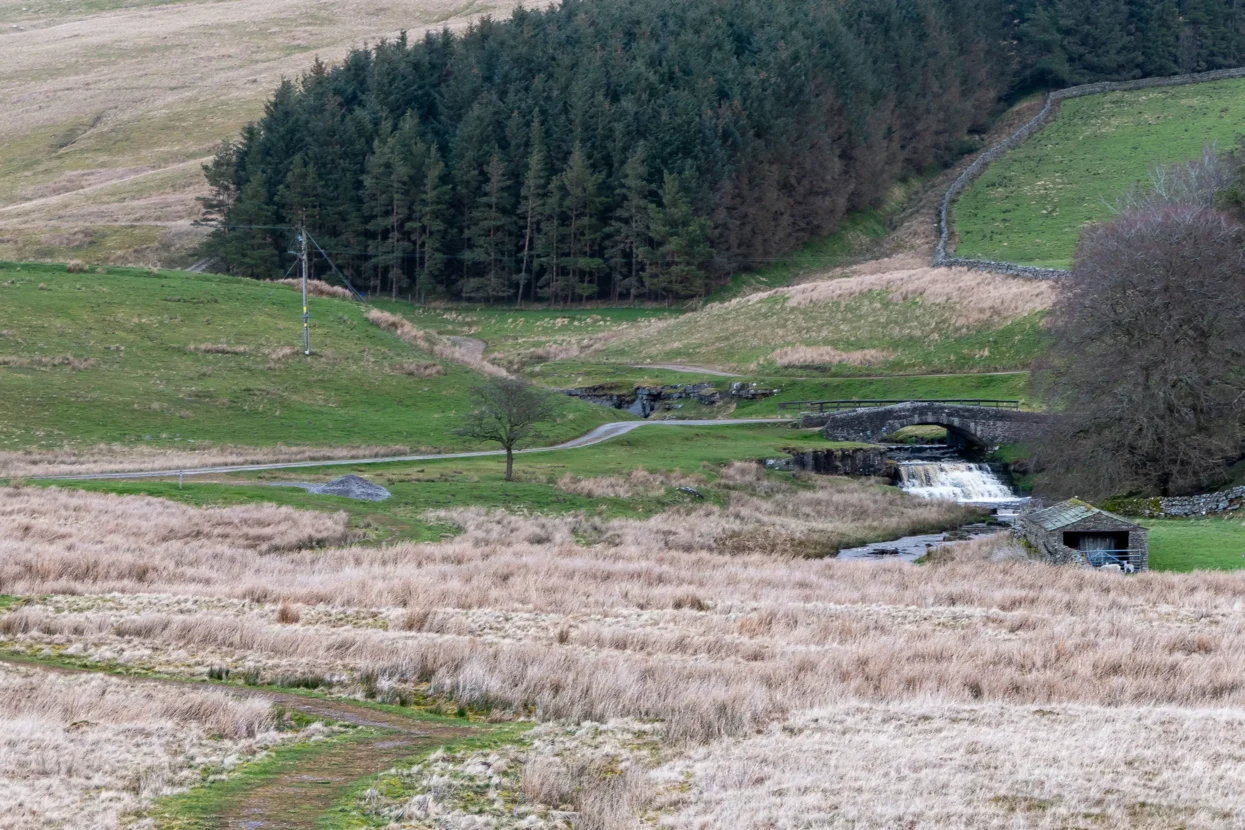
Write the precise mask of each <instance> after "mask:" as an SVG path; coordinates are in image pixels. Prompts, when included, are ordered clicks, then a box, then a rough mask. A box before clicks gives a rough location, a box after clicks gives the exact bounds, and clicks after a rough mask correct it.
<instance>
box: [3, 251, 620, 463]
mask: <svg viewBox="0 0 1245 830" xmlns="http://www.w3.org/2000/svg"><path fill="white" fill-rule="evenodd" d="M311 310H312V315H313V318H312V347H313V355H312V356H311V358H310V359H307V358H304V357H303V355H302V350H301V344H302V333H301V321H300V313H301V308H300V300H299V295H298V293H297V292H295V291H294V290H292V289H291V288H290V287H287V286H283V285H279V284H275V283H262V282H255V281H251V280H243V279H235V278H230V277H218V276H207V275H189V274H185V273H182V272H167V271H166V272H158V273H154V274H153V273H148V272H146V271H140V270H135V269H109V271H108V273H105V274H98V273H85V274H70V273H67V272H66V270H65V266H63V265H62V266H51V265H48V266H31V265H22V266H16V265H0V387H2V388H3V394H0V451H3V450H10V451H11V450H28V449H49V448H61V447H65V446H70V447H79V448H80V447H83V446H87V445H91V444H96V443H117V444H122V445H128V446H135V445H137V446H141V447H164V448H173V447H176V448H178V449H191V448H196V447H202V446H203V445H204V444H205V443H207V444H222V443H223V444H232V445H248V446H271V445H276V444H284V445H287V446H293V445H297V446H329V445H336V446H343V445H356V446H357V445H367V444H387V445H401V446H410V447H428V448H436V449H449V448H460V447H465V446H470V444H469V442H467V441H465V440H464V439H462V438H460V437H458V436H456V435H455V434H454V430H455V428H456V427H457V425H458V420H459V416H461V415H462V413H463V412H464V411H466V410H467V408H468V407H469V405H470V404H469V401H468V397H467V390H468V389H469V388H470V386H471V385H472V384H473V383H475V382H477V381H478V380H479V378H480V375H478V374H476V373H475V372H473V371H470V370H469V369H467V368H465V367H463V366H460V365H457V364H455V363H446V362H441V363H440V365H439V366H438V365H437V363H438V362H437V361H436V360H435V359H434V358H432V357H431V356H430V355H428V354H426V353H424V352H421V351H419V350H418V349H416V348H415V347H414V346H412V345H410V344H408V343H405V342H403V341H402V340H400V339H399V338H398V337H396V336H394V335H393V334H390V333H389V332H386V331H383V330H381V329H380V328H378V327H377V326H375V325H373V324H372V323H369V322H368V321H367V320H366V319H365V311H366V309H365V308H364V307H362V306H360V305H357V304H355V303H351V302H347V301H344V300H336V299H322V298H313V299H312V309H311ZM438 372H443V374H439V375H438V374H437V373H438ZM428 374H433V375H435V376H431V377H422V376H420V375H428ZM560 405H561V406H562V413H561V420H560V421H559V423H558V424H557V425H556V426H552V427H551V428H550V429H548V430H547V432H548V435H549V438H550V440H554V439H563V438H570V437H574V436H576V435H579V434H582V433H583V432H586V431H587V430H588V429H590V428H591V427H593V426H596V425H597V424H599V423H602V422H604V421H606V420H617V418H616V417H606V416H607V415H608V416H613V415H615V414H616V413H610V412H608V411H607V410H603V409H600V408H597V407H593V406H590V405H588V404H582V403H579V402H577V401H572V400H570V399H567V400H566V401H560Z"/></svg>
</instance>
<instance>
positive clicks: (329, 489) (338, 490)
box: [273, 475, 392, 501]
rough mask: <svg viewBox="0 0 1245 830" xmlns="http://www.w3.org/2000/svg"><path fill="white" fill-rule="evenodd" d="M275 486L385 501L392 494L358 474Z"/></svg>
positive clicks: (280, 483) (322, 494)
mask: <svg viewBox="0 0 1245 830" xmlns="http://www.w3.org/2000/svg"><path fill="white" fill-rule="evenodd" d="M273 486H275V487H301V488H303V489H304V490H306V491H307V492H308V493H312V494H314V495H317V496H339V497H341V498H344V499H357V500H358V501H384V500H385V499H387V498H389V496H390V495H392V494H391V493H390V492H389V491H388V490H386V489H385V488H384V487H381V486H380V485H379V484H373V483H372V482H370V481H368V480H367V479H366V478H362V477H360V476H356V475H347V476H342V477H341V478H335V479H333V480H332V481H330V482H329V483H327V484H312V483H311V482H308V481H282V482H278V483H276V484H274V485H273Z"/></svg>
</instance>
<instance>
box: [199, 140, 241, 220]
mask: <svg viewBox="0 0 1245 830" xmlns="http://www.w3.org/2000/svg"><path fill="white" fill-rule="evenodd" d="M237 168H238V148H237V145H236V144H234V143H233V142H232V141H224V142H222V143H221V145H220V147H219V148H217V150H216V153H215V154H213V156H212V161H211V162H210V163H208V164H205V165H203V178H205V179H206V180H207V185H208V195H207V196H201V197H199V204H200V205H202V206H203V222H204V223H205V224H212V225H220V224H222V223H224V221H225V217H226V216H228V215H229V209H230V208H231V207H233V203H234V200H235V199H237V198H238V180H237Z"/></svg>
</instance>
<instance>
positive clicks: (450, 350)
mask: <svg viewBox="0 0 1245 830" xmlns="http://www.w3.org/2000/svg"><path fill="white" fill-rule="evenodd" d="M367 321H368V322H369V323H371V324H372V325H374V326H378V327H380V328H382V329H384V330H385V331H389V332H392V333H394V334H396V335H397V336H398V337H400V338H402V339H403V340H405V341H406V342H407V343H410V344H411V345H412V346H415V347H416V348H418V349H421V350H423V351H425V352H429V353H431V354H433V355H436V356H437V357H439V358H441V359H442V360H449V361H452V362H454V363H461V364H462V365H464V366H468V367H470V368H472V369H474V370H476V371H478V372H483V373H485V374H489V375H495V376H497V377H508V376H509V372H507V371H506V370H505V369H502V368H501V367H500V366H494V365H493V364H491V363H488V362H487V361H485V360H483V359H482V358H481V357H480V356H479V355H478V354H477V353H475V352H473V351H472V350H470V349H468V348H466V347H464V346H461V345H459V344H457V343H454V342H453V341H451V340H450V339H449V338H446V337H442V336H441V335H439V334H435V333H433V332H430V331H427V330H425V329H421V328H419V327H417V326H415V325H413V324H412V323H411V321H410V320H407V319H406V318H405V317H400V316H398V315H397V314H390V313H389V312H388V311H381V310H380V309H376V308H374V309H371V310H369V311H368V312H367Z"/></svg>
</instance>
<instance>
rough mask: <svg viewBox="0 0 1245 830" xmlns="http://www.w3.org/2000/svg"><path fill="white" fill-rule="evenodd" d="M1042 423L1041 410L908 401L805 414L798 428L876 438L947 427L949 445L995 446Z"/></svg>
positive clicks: (1025, 436)
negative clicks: (915, 429) (914, 429)
mask: <svg viewBox="0 0 1245 830" xmlns="http://www.w3.org/2000/svg"><path fill="white" fill-rule="evenodd" d="M1045 421H1046V415H1045V414H1043V413H1041V412H1024V411H1021V410H1018V409H996V408H994V407H989V406H965V405H957V404H942V403H935V402H923V401H910V402H908V403H901V404H895V405H893V406H878V407H871V408H861V409H846V410H842V411H840V412H827V413H825V414H819V415H806V416H805V417H804V420H803V422H802V425H803V426H810V427H812V426H820V427H822V434H823V435H824V436H825V437H826V438H828V439H830V440H831V441H867V442H877V441H881V440H882V439H883V438H885V437H886V436H887V435H890V434H891V433H893V432H895V431H897V430H900V429H903V428H904V427H910V426H918V425H932V426H940V427H946V429H947V438H948V441H949V442H950V443H960V444H965V445H971V446H985V447H991V446H997V445H999V444H1015V443H1018V442H1021V441H1027V440H1029V439H1031V438H1034V437H1035V436H1036V435H1037V432H1038V430H1039V429H1040V428H1041V426H1042V424H1043V423H1045Z"/></svg>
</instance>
